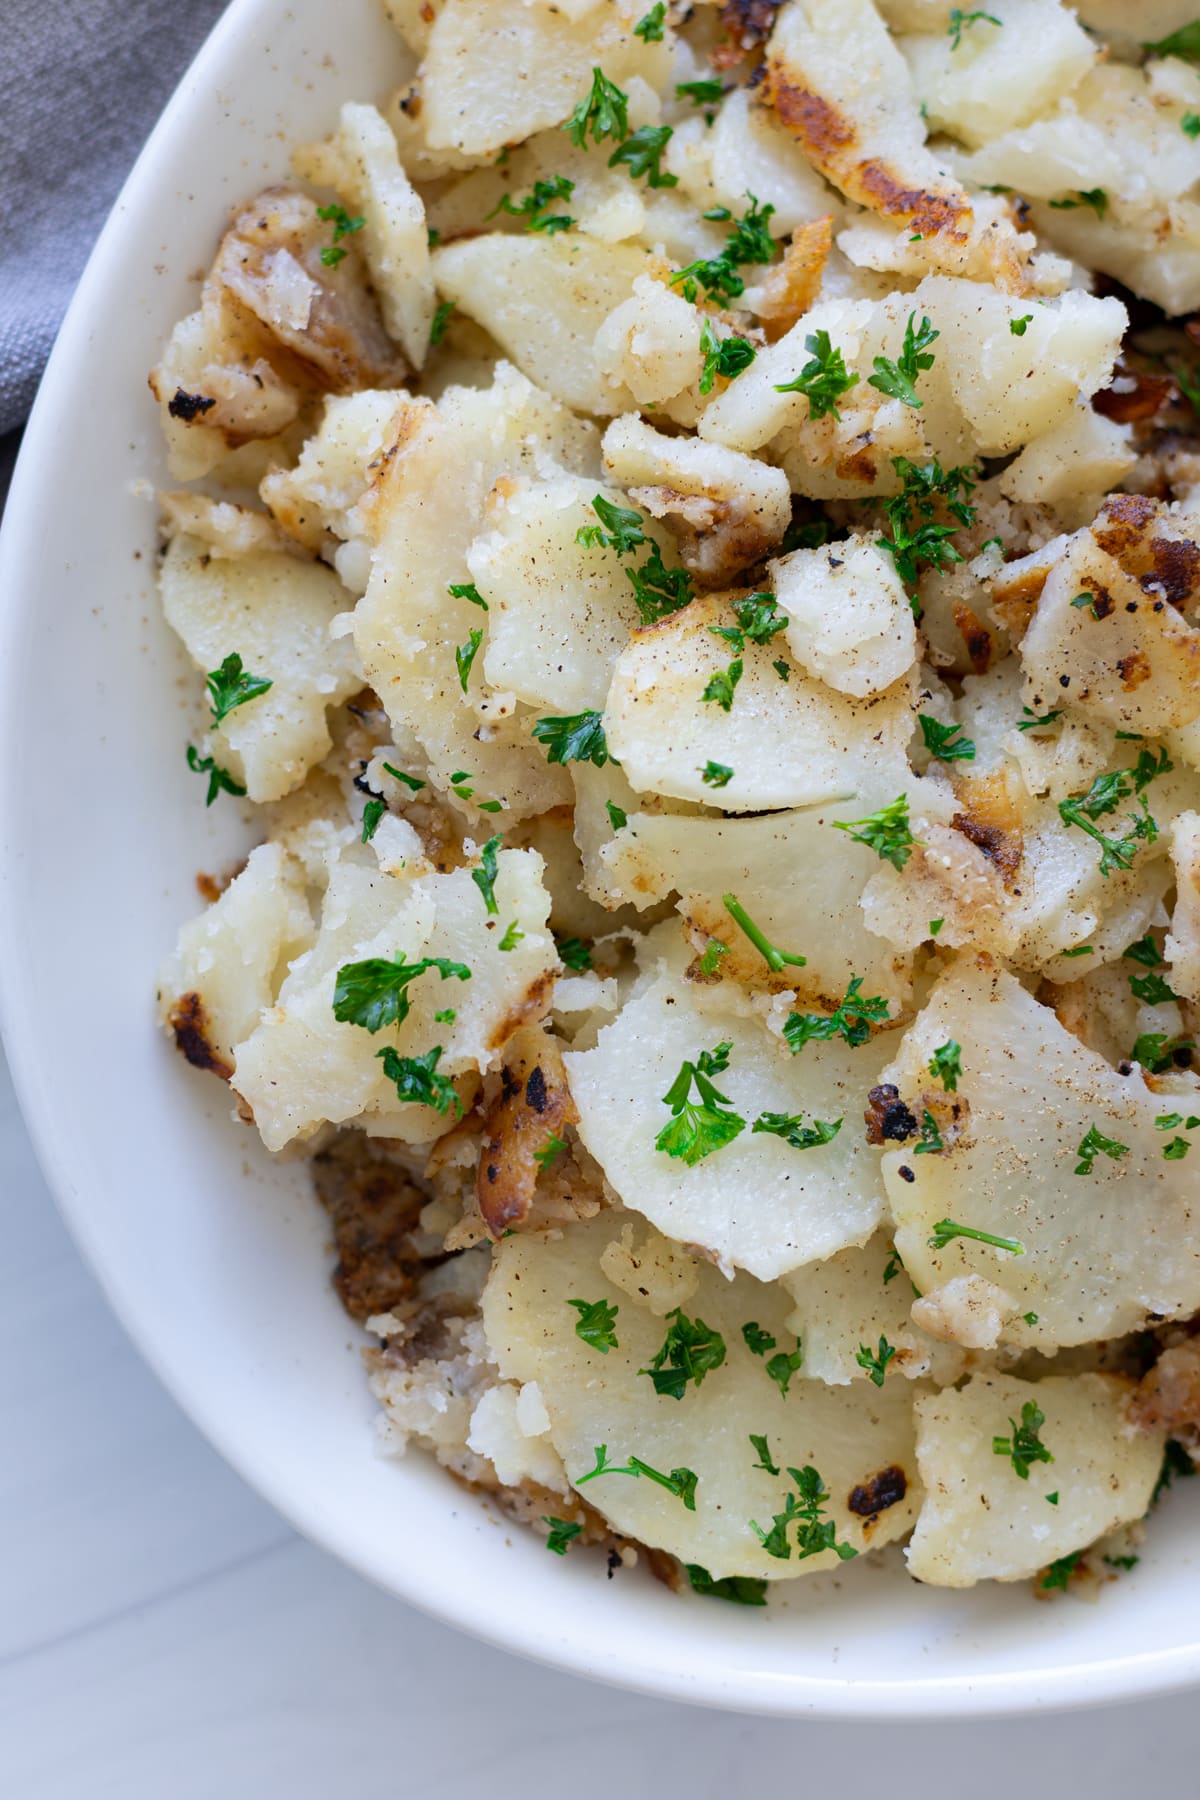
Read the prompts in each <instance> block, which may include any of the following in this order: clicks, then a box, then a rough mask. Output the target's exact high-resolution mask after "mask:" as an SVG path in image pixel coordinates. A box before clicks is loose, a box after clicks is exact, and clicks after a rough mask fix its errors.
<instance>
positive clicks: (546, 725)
mask: <svg viewBox="0 0 1200 1800" xmlns="http://www.w3.org/2000/svg"><path fill="white" fill-rule="evenodd" d="M533 735H534V737H535V738H536V739H537V741H538V743H539V744H544V745H545V747H546V761H547V762H551V763H569V762H590V763H594V764H595V765H596V767H597V768H598V769H602V768H603V767H604V765H605V763H606V762H607V761H608V742H607V740H606V738H605V736H604V714H603V713H602V712H581V713H572V714H571V715H570V716H569V717H567V718H562V719H538V720H536V721H535V723H534V727H533Z"/></svg>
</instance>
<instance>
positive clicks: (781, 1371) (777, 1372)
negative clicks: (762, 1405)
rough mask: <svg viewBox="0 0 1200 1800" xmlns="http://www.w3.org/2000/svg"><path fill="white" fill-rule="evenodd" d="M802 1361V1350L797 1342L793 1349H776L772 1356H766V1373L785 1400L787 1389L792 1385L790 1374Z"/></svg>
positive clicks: (791, 1374)
mask: <svg viewBox="0 0 1200 1800" xmlns="http://www.w3.org/2000/svg"><path fill="white" fill-rule="evenodd" d="M803 1361H804V1351H803V1349H802V1348H801V1346H800V1345H799V1344H798V1343H797V1345H796V1348H795V1349H794V1350H777V1351H776V1352H775V1354H774V1356H770V1357H768V1358H767V1375H768V1377H769V1379H770V1380H771V1381H773V1382H774V1383H775V1386H776V1387H777V1388H778V1389H779V1391H780V1393H781V1394H782V1395H783V1397H784V1399H785V1400H786V1399H787V1397H788V1389H789V1387H790V1386H791V1385H792V1376H793V1375H794V1374H795V1373H796V1371H797V1370H798V1369H799V1367H800V1365H801V1363H802V1362H803Z"/></svg>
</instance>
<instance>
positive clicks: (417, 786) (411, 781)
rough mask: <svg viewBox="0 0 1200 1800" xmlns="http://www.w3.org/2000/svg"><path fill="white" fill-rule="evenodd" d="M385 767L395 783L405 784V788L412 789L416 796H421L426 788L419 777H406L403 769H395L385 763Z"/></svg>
mask: <svg viewBox="0 0 1200 1800" xmlns="http://www.w3.org/2000/svg"><path fill="white" fill-rule="evenodd" d="M383 766H384V769H385V770H386V771H387V773H388V774H389V775H390V776H391V777H392V779H393V781H400V782H403V784H404V786H405V787H406V788H411V789H412V791H413V793H414V794H419V793H420V791H421V789H422V788H423V787H424V786H425V783H424V782H423V781H422V780H421V778H420V776H419V775H406V774H405V773H404V770H403V769H394V768H393V767H392V765H391V763H384V765H383Z"/></svg>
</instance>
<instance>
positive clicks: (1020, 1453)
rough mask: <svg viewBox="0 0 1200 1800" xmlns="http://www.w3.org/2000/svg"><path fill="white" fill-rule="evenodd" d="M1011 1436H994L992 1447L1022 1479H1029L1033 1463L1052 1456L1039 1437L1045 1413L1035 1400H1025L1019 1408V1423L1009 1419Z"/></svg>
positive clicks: (1044, 1420) (1046, 1461)
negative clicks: (1008, 1461) (1010, 1464)
mask: <svg viewBox="0 0 1200 1800" xmlns="http://www.w3.org/2000/svg"><path fill="white" fill-rule="evenodd" d="M1008 1422H1009V1425H1010V1426H1011V1427H1012V1436H1011V1437H994V1438H993V1439H992V1449H993V1451H994V1452H995V1454H996V1455H997V1456H1007V1457H1008V1458H1009V1460H1010V1461H1011V1463H1012V1466H1013V1469H1014V1470H1015V1471H1016V1473H1017V1474H1018V1475H1019V1476H1020V1478H1021V1480H1022V1481H1028V1480H1029V1471H1030V1469H1031V1468H1032V1466H1033V1464H1034V1463H1052V1462H1053V1461H1054V1458H1053V1457H1052V1456H1051V1454H1050V1452H1049V1450H1047V1448H1046V1446H1045V1444H1043V1442H1042V1440H1041V1438H1040V1437H1039V1435H1038V1434H1039V1432H1040V1431H1041V1429H1042V1426H1043V1425H1044V1424H1045V1423H1046V1415H1045V1413H1044V1412H1043V1411H1042V1409H1041V1407H1040V1406H1039V1405H1038V1404H1037V1402H1036V1401H1035V1400H1026V1402H1025V1404H1024V1406H1022V1408H1021V1423H1020V1424H1019V1425H1018V1424H1017V1421H1016V1420H1015V1419H1012V1418H1010V1419H1009V1421H1008Z"/></svg>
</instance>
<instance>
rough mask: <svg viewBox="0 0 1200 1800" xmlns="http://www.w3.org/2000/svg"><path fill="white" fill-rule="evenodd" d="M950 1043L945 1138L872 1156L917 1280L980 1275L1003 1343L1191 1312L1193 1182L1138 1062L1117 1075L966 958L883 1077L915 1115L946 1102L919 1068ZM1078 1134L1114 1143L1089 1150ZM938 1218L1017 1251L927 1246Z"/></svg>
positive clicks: (1050, 1341)
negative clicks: (1167, 1154)
mask: <svg viewBox="0 0 1200 1800" xmlns="http://www.w3.org/2000/svg"><path fill="white" fill-rule="evenodd" d="M984 960H985V959H981V962H982V961H984ZM948 1043H957V1044H958V1045H959V1046H960V1047H961V1062H962V1074H961V1075H960V1077H959V1078H958V1091H957V1095H956V1098H957V1100H958V1102H959V1105H960V1107H961V1109H962V1110H961V1115H960V1118H959V1120H958V1121H957V1122H956V1124H955V1127H954V1132H953V1134H952V1135H947V1137H946V1148H945V1149H944V1150H943V1151H940V1152H935V1153H934V1154H932V1155H914V1154H913V1149H912V1148H911V1147H909V1146H905V1147H904V1148H902V1149H896V1150H889V1151H888V1152H887V1153H886V1155H885V1156H884V1171H885V1176H886V1180H887V1188H888V1197H889V1199H890V1201H891V1205H892V1212H893V1215H894V1217H895V1219H896V1222H897V1233H896V1246H897V1248H898V1250H899V1251H900V1254H901V1256H902V1257H903V1259H904V1265H905V1267H906V1268H907V1269H908V1270H909V1271H910V1273H911V1275H912V1278H913V1280H914V1281H915V1282H916V1283H917V1286H918V1287H920V1288H922V1289H923V1290H929V1289H931V1288H934V1287H937V1286H940V1285H941V1284H943V1283H945V1282H946V1281H948V1280H951V1279H952V1278H953V1277H955V1276H958V1275H967V1274H972V1273H974V1274H979V1275H982V1276H983V1277H984V1278H985V1279H987V1280H989V1281H992V1282H994V1283H995V1284H996V1285H997V1286H999V1287H1000V1288H1002V1289H1003V1290H1004V1292H1005V1293H1006V1294H1007V1295H1008V1296H1009V1297H1010V1299H1011V1301H1012V1304H1013V1308H1014V1312H1015V1314H1016V1317H1015V1319H1014V1320H1013V1321H1012V1322H1011V1323H1009V1324H1007V1325H1006V1326H1005V1328H1004V1332H1003V1336H1004V1338H1005V1340H1006V1341H1008V1342H1013V1343H1018V1344H1023V1345H1036V1346H1038V1347H1039V1348H1044V1349H1052V1348H1054V1347H1055V1346H1057V1345H1065V1344H1083V1343H1089V1342H1091V1341H1092V1340H1094V1339H1097V1338H1109V1337H1117V1336H1119V1335H1120V1334H1121V1333H1122V1332H1125V1331H1132V1330H1135V1329H1136V1328H1137V1327H1138V1326H1139V1325H1141V1324H1142V1323H1143V1322H1144V1321H1145V1320H1146V1319H1147V1318H1148V1317H1149V1316H1151V1315H1157V1316H1158V1317H1159V1318H1168V1319H1170V1318H1186V1317H1189V1316H1190V1315H1191V1314H1192V1313H1193V1312H1195V1311H1196V1309H1197V1307H1200V1220H1198V1219H1197V1216H1196V1208H1195V1204H1194V1190H1195V1176H1194V1174H1192V1173H1191V1172H1190V1171H1189V1170H1188V1168H1187V1164H1186V1162H1174V1161H1169V1160H1167V1159H1165V1158H1164V1156H1163V1147H1164V1143H1165V1141H1166V1140H1165V1138H1164V1135H1163V1132H1162V1131H1161V1130H1159V1129H1158V1128H1157V1127H1156V1125H1155V1120H1156V1119H1157V1118H1158V1117H1160V1116H1161V1115H1162V1114H1163V1113H1164V1112H1166V1111H1167V1110H1169V1109H1168V1107H1167V1106H1166V1104H1165V1103H1164V1098H1163V1097H1162V1096H1159V1095H1157V1094H1155V1093H1154V1092H1153V1090H1152V1089H1151V1088H1149V1087H1148V1086H1147V1084H1146V1081H1145V1078H1144V1077H1143V1075H1142V1074H1141V1072H1140V1070H1138V1069H1137V1068H1136V1066H1135V1067H1134V1069H1133V1071H1132V1073H1130V1074H1128V1075H1121V1074H1119V1073H1118V1072H1117V1070H1115V1069H1114V1068H1113V1067H1112V1066H1111V1065H1110V1064H1109V1063H1107V1062H1105V1061H1104V1060H1103V1058H1101V1057H1099V1056H1097V1055H1096V1054H1095V1053H1094V1052H1093V1051H1091V1050H1088V1049H1087V1048H1086V1047H1085V1046H1084V1045H1083V1044H1081V1043H1080V1042H1079V1041H1078V1039H1077V1038H1075V1037H1073V1036H1072V1035H1071V1034H1070V1033H1069V1032H1068V1031H1066V1030H1065V1029H1064V1027H1063V1026H1062V1025H1060V1023H1059V1022H1058V1020H1057V1019H1056V1018H1055V1016H1054V1013H1053V1012H1051V1011H1050V1009H1049V1008H1048V1007H1045V1006H1041V1005H1039V1004H1038V1002H1037V1001H1036V1000H1035V999H1034V998H1033V996H1032V995H1031V994H1028V993H1027V992H1026V991H1025V989H1024V988H1022V987H1021V985H1020V983H1019V982H1018V981H1017V980H1016V979H1015V978H1014V977H1013V976H1012V975H1009V974H1006V973H1004V972H1002V971H1000V970H998V969H992V968H988V967H986V966H974V965H972V964H971V963H969V962H967V961H963V962H960V963H959V964H958V965H957V966H956V967H955V968H953V969H952V970H951V971H949V972H948V973H947V974H946V975H944V976H943V977H942V979H941V980H940V981H939V982H938V984H937V986H936V987H935V988H934V990H933V992H932V994H931V995H930V997H929V1000H928V1002H927V1003H926V1006H925V1008H924V1010H923V1011H922V1012H921V1014H920V1015H919V1017H918V1019H917V1021H916V1023H915V1024H914V1025H913V1026H912V1028H911V1029H910V1030H909V1031H908V1032H907V1033H906V1035H905V1037H904V1040H903V1043H902V1044H901V1045H900V1047H899V1050H898V1053H897V1055H896V1058H895V1060H894V1062H893V1063H892V1064H891V1065H890V1066H889V1068H888V1069H887V1070H885V1072H884V1075H883V1079H884V1080H886V1081H890V1082H892V1083H894V1084H895V1086H896V1087H897V1088H898V1089H899V1091H900V1094H901V1096H902V1098H903V1099H904V1100H905V1101H906V1102H907V1103H908V1105H909V1106H910V1107H911V1108H912V1109H913V1110H914V1112H915V1113H917V1114H918V1115H919V1114H920V1113H921V1112H922V1110H923V1109H924V1108H926V1107H933V1108H935V1111H936V1109H944V1108H945V1107H946V1105H947V1101H946V1096H945V1093H944V1090H943V1088H942V1086H941V1083H940V1082H939V1081H938V1080H937V1079H936V1078H935V1077H934V1076H932V1075H931V1074H930V1070H929V1063H930V1060H931V1059H932V1057H933V1054H934V1052H935V1050H937V1049H938V1048H939V1046H941V1045H944V1044H948ZM1193 1086H1194V1087H1195V1088H1196V1092H1197V1094H1198V1096H1200V1085H1197V1084H1195V1083H1194V1081H1193ZM1189 1104H1190V1103H1189ZM1089 1133H1098V1134H1100V1136H1101V1137H1102V1138H1103V1139H1104V1140H1106V1141H1107V1142H1109V1143H1110V1144H1115V1145H1117V1146H1119V1148H1118V1149H1117V1150H1115V1151H1111V1152H1107V1151H1105V1150H1104V1149H1103V1147H1101V1148H1099V1149H1096V1150H1095V1151H1094V1152H1093V1153H1092V1154H1090V1155H1089V1154H1088V1153H1087V1151H1086V1150H1084V1149H1082V1148H1081V1147H1082V1146H1084V1145H1085V1143H1086V1142H1087V1141H1088V1138H1089ZM1095 1141H1096V1140H1095V1137H1094V1136H1093V1137H1092V1138H1091V1142H1092V1143H1093V1144H1094V1143H1095ZM1089 1162H1090V1163H1091V1169H1090V1172H1084V1173H1079V1172H1077V1171H1078V1169H1079V1165H1080V1164H1081V1163H1083V1164H1084V1165H1085V1167H1086V1165H1087V1164H1088V1163H1089ZM904 1171H907V1173H904ZM942 1221H950V1222H951V1223H953V1224H955V1225H960V1226H967V1227H969V1228H971V1229H972V1230H976V1231H983V1232H986V1233H991V1234H992V1235H994V1236H998V1237H1001V1238H1004V1239H1007V1240H1011V1241H1014V1242H1016V1243H1018V1244H1020V1245H1021V1246H1022V1251H1021V1253H1020V1254H1013V1253H1011V1252H1010V1251H1008V1250H1006V1249H1003V1248H994V1247H993V1246H991V1245H989V1244H986V1243H980V1242H977V1241H975V1240H972V1239H971V1238H967V1237H961V1236H954V1235H951V1236H949V1237H948V1238H947V1240H946V1241H945V1243H944V1244H943V1246H942V1247H941V1248H937V1247H936V1245H935V1244H934V1243H933V1242H931V1239H933V1238H935V1237H936V1236H937V1233H936V1231H935V1227H936V1226H938V1225H939V1224H940V1223H941V1222H942Z"/></svg>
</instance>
